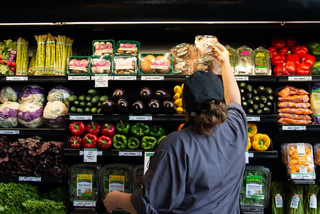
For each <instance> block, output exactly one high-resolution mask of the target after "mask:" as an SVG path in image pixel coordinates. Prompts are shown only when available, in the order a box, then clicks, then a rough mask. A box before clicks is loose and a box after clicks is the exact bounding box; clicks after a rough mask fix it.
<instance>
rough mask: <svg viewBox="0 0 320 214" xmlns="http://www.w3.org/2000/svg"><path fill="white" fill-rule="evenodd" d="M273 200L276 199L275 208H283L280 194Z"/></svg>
mask: <svg viewBox="0 0 320 214" xmlns="http://www.w3.org/2000/svg"><path fill="white" fill-rule="evenodd" d="M275 199H276V208H283V201H282V196H281V195H280V194H277V195H276V196H275Z"/></svg>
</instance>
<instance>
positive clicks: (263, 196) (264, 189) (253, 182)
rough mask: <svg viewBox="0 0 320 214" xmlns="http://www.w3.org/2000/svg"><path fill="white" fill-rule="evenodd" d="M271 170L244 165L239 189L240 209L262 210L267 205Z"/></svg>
mask: <svg viewBox="0 0 320 214" xmlns="http://www.w3.org/2000/svg"><path fill="white" fill-rule="evenodd" d="M270 187H271V171H270V170H269V169H268V168H265V167H262V166H248V165H247V166H246V169H245V171H244V175H243V180H242V186H241V191H240V206H241V210H242V211H263V209H264V208H266V207H267V206H268V203H269V197H270Z"/></svg>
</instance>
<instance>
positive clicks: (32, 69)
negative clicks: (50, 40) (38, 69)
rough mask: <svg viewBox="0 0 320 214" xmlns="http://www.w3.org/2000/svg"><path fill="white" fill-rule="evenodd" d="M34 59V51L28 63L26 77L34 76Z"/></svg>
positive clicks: (35, 54)
mask: <svg viewBox="0 0 320 214" xmlns="http://www.w3.org/2000/svg"><path fill="white" fill-rule="evenodd" d="M36 58H37V50H34V51H33V55H32V57H31V59H30V63H29V69H28V75H34V72H35V65H36Z"/></svg>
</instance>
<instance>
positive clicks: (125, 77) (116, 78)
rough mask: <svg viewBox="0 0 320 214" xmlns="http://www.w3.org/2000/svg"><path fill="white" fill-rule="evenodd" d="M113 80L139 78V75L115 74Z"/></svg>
mask: <svg viewBox="0 0 320 214" xmlns="http://www.w3.org/2000/svg"><path fill="white" fill-rule="evenodd" d="M113 80H137V76H114V77H113Z"/></svg>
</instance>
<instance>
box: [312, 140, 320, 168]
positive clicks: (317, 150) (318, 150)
mask: <svg viewBox="0 0 320 214" xmlns="http://www.w3.org/2000/svg"><path fill="white" fill-rule="evenodd" d="M313 152H314V163H315V164H316V165H320V143H317V144H315V145H314V146H313Z"/></svg>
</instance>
